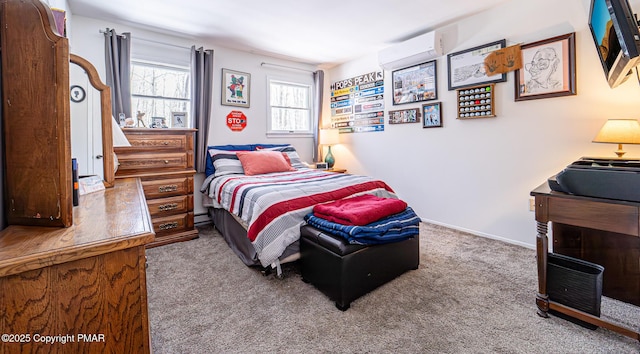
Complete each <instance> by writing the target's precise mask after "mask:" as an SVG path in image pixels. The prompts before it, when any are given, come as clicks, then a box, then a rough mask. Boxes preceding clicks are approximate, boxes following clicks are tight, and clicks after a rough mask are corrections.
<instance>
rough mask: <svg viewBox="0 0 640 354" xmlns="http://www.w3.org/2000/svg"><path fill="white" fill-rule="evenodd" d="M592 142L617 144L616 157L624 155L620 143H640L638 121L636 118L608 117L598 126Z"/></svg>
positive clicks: (639, 125)
mask: <svg viewBox="0 0 640 354" xmlns="http://www.w3.org/2000/svg"><path fill="white" fill-rule="evenodd" d="M593 142H594V143H610V144H618V150H617V151H615V153H616V155H618V158H621V157H622V155H624V153H625V151H624V150H622V144H640V123H639V122H638V120H637V119H609V120H607V122H606V123H604V125H603V126H602V128H600V131H599V132H598V135H596V137H595V138H594V139H593Z"/></svg>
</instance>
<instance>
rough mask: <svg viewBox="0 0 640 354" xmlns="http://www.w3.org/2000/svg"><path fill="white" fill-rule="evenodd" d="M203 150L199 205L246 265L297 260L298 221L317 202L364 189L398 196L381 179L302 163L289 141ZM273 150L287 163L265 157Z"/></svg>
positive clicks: (213, 147) (364, 191)
mask: <svg viewBox="0 0 640 354" xmlns="http://www.w3.org/2000/svg"><path fill="white" fill-rule="evenodd" d="M259 150H261V151H259ZM265 151H268V153H267V152H265ZM207 152H208V153H207V171H206V175H207V177H206V179H205V181H204V183H203V185H202V188H201V192H202V193H203V204H204V206H205V207H207V208H208V213H209V216H210V218H211V219H212V221H213V223H214V225H215V227H216V228H217V229H218V231H219V232H220V233H221V234H222V236H223V238H224V239H225V241H226V242H227V243H228V244H229V246H230V247H231V249H232V250H233V251H234V252H235V253H236V254H237V255H238V257H239V258H240V259H241V260H242V261H243V262H244V264H246V265H248V266H262V267H264V268H267V267H269V266H271V267H274V268H278V269H279V265H280V263H284V262H289V261H293V260H296V259H297V258H298V257H299V249H298V245H299V242H298V240H299V238H300V226H301V225H302V224H303V223H304V216H305V215H307V214H309V213H310V212H311V211H312V209H313V206H314V205H316V204H321V203H327V202H331V201H335V200H340V199H344V198H348V197H353V196H357V195H363V194H372V195H375V196H378V197H384V198H397V197H396V195H395V193H394V192H393V190H392V189H391V188H390V187H389V186H388V185H387V184H386V183H384V182H383V181H380V180H376V179H372V178H370V177H366V176H358V175H350V174H343V173H332V172H328V171H322V170H316V169H310V168H307V166H306V165H305V164H304V163H302V161H301V160H300V158H299V156H298V154H297V152H296V151H295V149H294V148H293V147H292V146H290V145H272V144H251V145H218V146H210V147H209V148H208V151H207ZM249 152H254V153H249ZM256 152H260V154H258V153H256ZM278 154H279V156H282V157H283V159H284V160H285V161H286V164H280V161H276V160H273V161H271V160H269V159H271V158H276V159H278V156H276V155H278ZM256 166H257V167H256ZM265 171H266V172H265Z"/></svg>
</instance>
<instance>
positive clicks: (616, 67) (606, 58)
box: [589, 0, 640, 88]
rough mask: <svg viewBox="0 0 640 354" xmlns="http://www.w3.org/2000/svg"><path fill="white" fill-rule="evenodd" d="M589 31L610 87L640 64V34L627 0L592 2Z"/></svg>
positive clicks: (627, 75)
mask: <svg viewBox="0 0 640 354" xmlns="http://www.w3.org/2000/svg"><path fill="white" fill-rule="evenodd" d="M589 28H590V29H591V35H592V36H593V40H594V42H595V45H596V48H597V49H598V55H599V57H600V62H601V63H602V68H603V69H604V73H605V76H606V78H607V82H608V83H609V86H610V87H611V88H614V87H616V86H618V85H620V84H621V83H623V82H624V81H625V80H626V79H627V78H628V77H629V75H630V74H631V73H632V72H633V68H634V67H636V66H637V65H638V64H640V31H638V22H637V20H636V18H635V16H634V14H633V10H632V9H631V6H630V5H629V2H628V0H591V10H590V13H589Z"/></svg>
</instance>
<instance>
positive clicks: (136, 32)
mask: <svg viewBox="0 0 640 354" xmlns="http://www.w3.org/2000/svg"><path fill="white" fill-rule="evenodd" d="M107 27H109V28H113V29H115V30H116V32H117V33H123V32H131V34H132V38H133V46H135V43H136V38H138V39H141V42H142V43H145V44H147V47H148V48H149V50H153V48H156V50H157V51H158V52H157V53H150V54H152V55H153V54H155V55H156V56H162V55H165V54H167V52H168V51H171V52H172V53H171V54H179V52H181V51H182V52H184V51H188V48H190V47H191V46H192V45H196V47H198V48H199V47H201V46H203V47H204V48H205V49H213V50H214V70H213V73H214V74H213V82H214V92H213V97H212V114H211V125H210V128H209V129H210V132H209V138H208V145H221V144H249V143H273V144H279V143H290V144H292V145H293V146H295V148H296V150H297V151H298V152H299V154H300V156H301V158H303V159H305V160H307V161H311V156H312V151H313V142H312V140H311V138H267V137H266V129H267V123H266V112H267V96H266V92H267V90H266V88H267V76H271V77H277V78H282V79H293V80H298V79H307V78H309V77H310V76H311V74H310V73H305V72H301V71H287V70H279V69H267V68H264V67H262V66H261V63H262V62H269V63H275V64H279V65H285V66H294V67H297V68H302V69H308V70H312V69H313V68H312V67H310V66H305V65H302V64H294V63H290V62H287V61H283V60H279V59H274V58H269V57H264V56H259V55H254V54H250V53H244V52H239V51H236V50H231V49H227V48H223V47H218V46H216V45H215V44H213V43H203V42H201V41H198V40H195V39H192V38H180V37H172V36H168V35H166V34H161V33H154V32H150V31H146V30H142V29H139V28H134V27H131V26H129V25H124V24H118V23H112V22H105V21H102V20H97V19H92V18H88V17H84V16H77V15H76V16H74V17H73V27H72V29H73V33H72V36H71V43H70V45H71V53H74V54H78V55H80V56H82V57H84V58H86V59H87V60H89V61H90V62H91V63H93V65H94V66H95V67H96V70H97V71H98V73H99V74H100V77H101V78H102V80H103V82H104V81H105V59H104V35H103V34H102V33H100V32H99V31H100V30H104V29H105V28H107ZM150 41H153V42H160V43H165V44H166V45H163V44H158V43H153V42H150ZM134 51H135V49H134V48H132V52H134ZM178 56H179V55H178ZM173 57H176V55H172V58H173ZM187 58H188V56H187ZM222 68H226V69H232V70H237V71H242V72H246V73H249V74H251V88H250V90H251V92H250V100H251V102H250V105H251V107H250V108H242V107H233V106H223V105H221V103H220V102H221V99H220V95H221V91H220V88H221V84H220V83H221V81H222V78H221V72H222ZM232 110H239V111H242V112H243V113H244V114H245V115H246V116H247V127H246V128H245V129H244V130H243V131H241V132H232V131H231V130H230V129H229V128H228V127H227V126H226V116H227V114H229V112H231V111H232ZM202 180H204V176H203V175H202V174H198V175H197V176H196V182H195V188H196V190H199V189H200V184H201V183H202ZM194 204H195V213H196V215H197V214H201V213H204V212H205V210H204V208H203V207H202V202H201V198H200V192H196V193H195V201H194Z"/></svg>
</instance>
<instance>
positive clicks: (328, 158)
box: [324, 145, 336, 168]
mask: <svg viewBox="0 0 640 354" xmlns="http://www.w3.org/2000/svg"><path fill="white" fill-rule="evenodd" d="M328 148H329V149H328V150H327V156H325V157H324V162H326V163H327V166H328V167H329V168H332V167H333V164H334V163H336V160H335V159H334V158H333V154H332V153H331V145H329V146H328Z"/></svg>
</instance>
